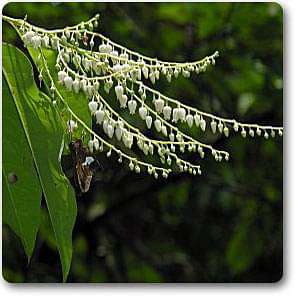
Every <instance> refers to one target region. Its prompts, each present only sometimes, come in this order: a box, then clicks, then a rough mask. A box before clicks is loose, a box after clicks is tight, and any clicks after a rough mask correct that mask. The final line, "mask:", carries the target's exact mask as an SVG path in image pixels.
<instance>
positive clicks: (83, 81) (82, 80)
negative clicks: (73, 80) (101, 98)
mask: <svg viewBox="0 0 300 300" xmlns="http://www.w3.org/2000/svg"><path fill="white" fill-rule="evenodd" d="M86 86H87V82H86V80H85V79H81V80H80V88H81V89H82V90H83V91H84V92H86Z"/></svg>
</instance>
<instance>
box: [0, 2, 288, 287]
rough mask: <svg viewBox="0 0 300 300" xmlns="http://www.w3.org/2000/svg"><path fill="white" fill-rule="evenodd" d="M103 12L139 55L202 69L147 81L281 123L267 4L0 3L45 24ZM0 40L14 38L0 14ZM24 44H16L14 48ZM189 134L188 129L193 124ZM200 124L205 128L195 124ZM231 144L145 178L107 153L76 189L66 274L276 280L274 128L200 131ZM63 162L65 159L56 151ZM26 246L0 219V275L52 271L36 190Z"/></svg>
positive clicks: (31, 276)
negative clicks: (175, 170)
mask: <svg viewBox="0 0 300 300" xmlns="http://www.w3.org/2000/svg"><path fill="white" fill-rule="evenodd" d="M96 13H100V15H101V19H100V20H101V23H100V26H99V28H98V29H96V31H97V30H98V31H99V32H101V33H103V34H105V35H106V36H108V37H109V38H111V39H112V40H113V41H115V42H118V43H120V44H123V45H124V46H126V47H128V48H130V49H133V50H136V51H139V52H141V53H143V54H145V55H148V56H154V57H158V58H160V59H163V60H171V61H178V62H183V61H190V60H198V59H199V58H202V57H204V56H206V55H210V54H212V53H213V52H214V51H215V50H218V51H219V52H220V57H219V58H218V59H217V64H216V66H214V67H212V68H210V69H209V70H208V71H207V72H206V73H204V74H200V75H195V74H194V75H192V76H191V78H190V79H185V78H182V77H180V78H179V79H177V80H174V81H172V83H171V84H169V83H167V82H166V80H165V79H162V80H161V81H160V82H159V83H158V84H156V88H158V89H159V90H160V91H161V92H163V93H164V94H165V95H167V96H171V97H175V98H177V99H180V100H182V102H184V103H186V104H190V105H193V106H195V107H197V108H199V109H202V110H205V111H207V112H212V113H215V114H217V115H220V116H223V117H229V118H236V119H239V120H240V121H244V122H253V123H254V122H255V123H260V124H263V125H274V126H280V125H282V124H283V92H282V87H283V78H282V76H283V72H282V69H283V26H282V22H283V15H282V14H283V12H282V9H281V7H280V6H279V5H278V4H275V3H155V4H154V3H79V2H77V3H59V2H57V3H43V4H41V3H9V4H7V5H6V6H5V7H4V9H3V14H5V15H8V16H11V17H17V18H24V16H25V15H27V17H28V21H29V22H31V23H33V24H35V25H38V26H41V27H45V28H49V29H50V28H61V27H64V26H67V25H73V24H77V23H79V22H81V21H83V20H87V19H89V18H91V17H92V16H93V15H95V14H96ZM3 40H4V41H6V42H9V43H11V44H15V45H17V46H18V47H20V48H22V44H21V43H20V40H19V39H18V38H17V36H16V34H15V33H14V31H13V30H12V29H11V28H9V26H8V25H7V24H5V23H3ZM22 49H23V48H22ZM192 134H194V135H195V136H198V137H199V132H198V130H197V129H196V130H194V132H192ZM202 135H203V134H202ZM202 135H201V136H200V139H201V141H203V142H206V143H211V144H213V145H214V146H215V147H216V148H219V149H224V150H227V151H228V152H230V154H231V159H230V161H229V162H227V163H225V162H224V163H216V162H215V161H214V160H213V159H211V158H209V157H208V156H207V158H206V159H204V160H203V161H202V170H203V175H202V176H196V177H194V176H191V175H188V174H174V175H172V176H170V178H169V179H168V180H163V179H159V180H154V179H152V178H151V177H149V176H146V175H145V174H139V175H137V174H133V173H132V172H130V171H128V168H127V167H122V166H120V165H119V164H118V163H117V162H116V159H110V160H107V159H105V158H104V157H99V161H100V162H101V164H102V165H103V169H102V170H101V171H99V172H98V173H97V174H96V176H95V178H94V181H93V184H92V187H91V189H90V191H89V192H88V193H87V194H85V195H83V196H82V195H81V196H80V195H78V199H77V200H78V201H77V205H78V217H77V221H76V225H75V228H74V233H73V242H74V252H73V261H72V266H71V271H70V275H69V278H68V282H275V281H278V280H279V279H280V278H281V276H282V269H283V266H282V261H283V254H282V248H283V236H282V216H283V187H282V186H283V178H282V177H283V161H282V158H283V148H282V138H275V139H271V140H267V141H266V140H264V139H263V138H259V137H255V138H247V139H243V138H242V137H241V136H240V135H235V134H231V136H230V138H228V139H227V138H224V137H223V136H212V135H209V134H208V135H207V134H205V135H203V136H202ZM65 161H66V163H65V164H66V165H65V166H64V168H65V169H67V168H68V166H67V165H68V164H67V161H68V159H67V158H66V159H65ZM42 214H43V218H42V222H41V227H40V230H39V233H38V237H37V244H36V248H35V251H34V255H33V257H32V259H31V261H30V263H29V264H28V263H27V260H26V257H25V254H24V251H23V249H22V246H21V243H20V241H19V239H18V238H17V237H16V236H15V235H14V233H13V232H12V231H11V230H10V229H9V228H8V227H7V226H5V225H4V226H3V275H4V277H5V278H6V279H7V280H9V281H12V282H61V278H62V277H61V269H60V261H59V256H58V253H57V250H56V246H55V239H54V236H53V231H52V228H51V225H50V222H49V218H48V215H47V211H46V208H45V203H44V201H43V208H42Z"/></svg>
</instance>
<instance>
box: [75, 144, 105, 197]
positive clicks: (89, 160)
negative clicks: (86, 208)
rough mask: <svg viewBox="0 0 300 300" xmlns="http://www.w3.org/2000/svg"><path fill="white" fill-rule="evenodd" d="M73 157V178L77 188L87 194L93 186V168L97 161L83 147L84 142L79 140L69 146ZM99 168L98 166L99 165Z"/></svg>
mask: <svg viewBox="0 0 300 300" xmlns="http://www.w3.org/2000/svg"><path fill="white" fill-rule="evenodd" d="M69 148H70V151H71V156H72V160H73V164H74V165H73V176H74V181H75V184H76V186H77V187H79V188H80V191H81V192H82V193H86V192H87V191H88V190H89V188H90V185H91V181H92V178H93V174H94V172H95V167H93V166H92V164H93V163H94V162H96V163H97V164H99V163H98V161H96V160H95V159H94V158H93V157H92V156H90V154H89V151H88V149H87V148H86V147H84V146H83V143H82V140H80V139H78V140H76V141H75V142H71V143H70V144H69ZM97 167H98V165H97Z"/></svg>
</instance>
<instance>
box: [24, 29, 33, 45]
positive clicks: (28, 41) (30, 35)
mask: <svg viewBox="0 0 300 300" xmlns="http://www.w3.org/2000/svg"><path fill="white" fill-rule="evenodd" d="M34 36H35V32H33V31H27V32H26V33H25V34H24V35H23V40H24V44H25V45H31V39H32V38H33V37H34Z"/></svg>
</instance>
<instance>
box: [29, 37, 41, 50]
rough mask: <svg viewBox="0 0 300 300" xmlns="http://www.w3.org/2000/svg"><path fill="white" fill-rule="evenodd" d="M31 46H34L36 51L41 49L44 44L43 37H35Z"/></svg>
mask: <svg viewBox="0 0 300 300" xmlns="http://www.w3.org/2000/svg"><path fill="white" fill-rule="evenodd" d="M31 44H32V47H33V48H34V49H37V48H39V47H40V46H41V44H42V39H41V37H40V36H39V35H35V36H33V37H32V39H31Z"/></svg>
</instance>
